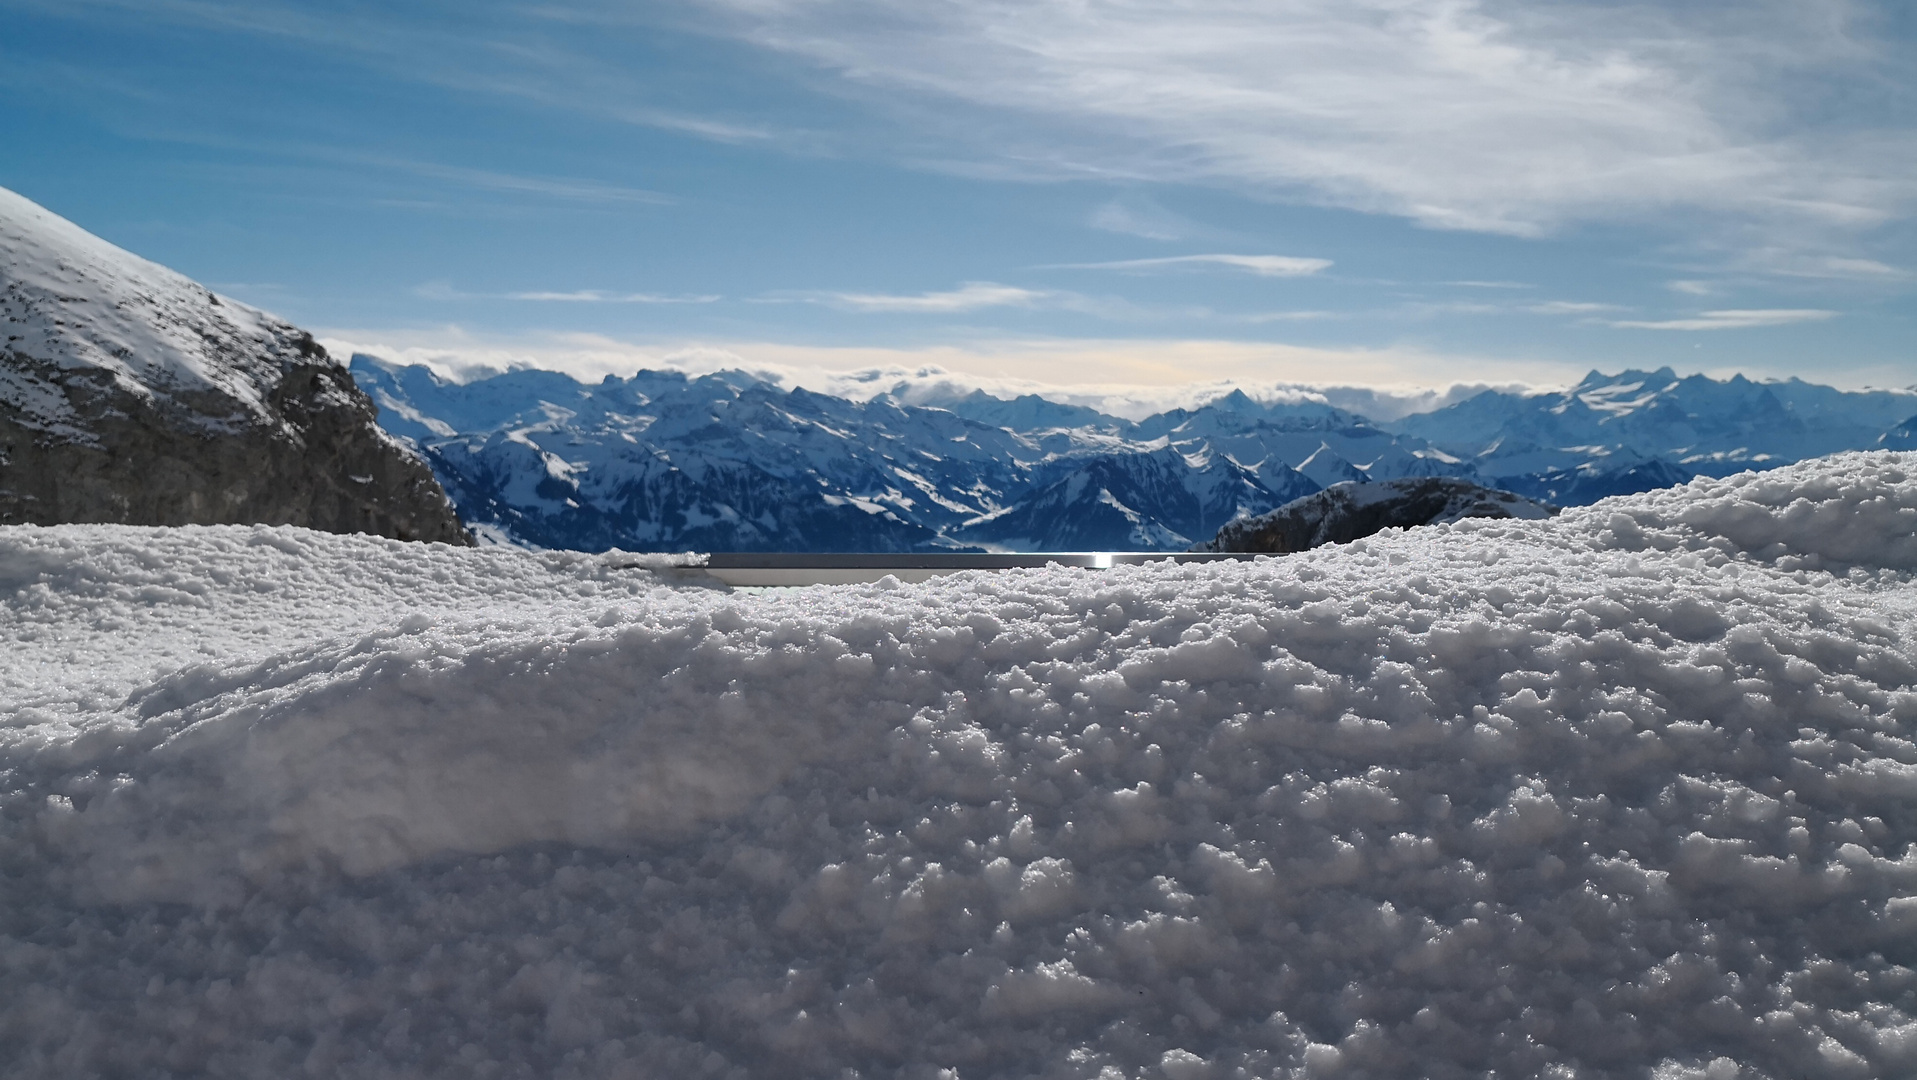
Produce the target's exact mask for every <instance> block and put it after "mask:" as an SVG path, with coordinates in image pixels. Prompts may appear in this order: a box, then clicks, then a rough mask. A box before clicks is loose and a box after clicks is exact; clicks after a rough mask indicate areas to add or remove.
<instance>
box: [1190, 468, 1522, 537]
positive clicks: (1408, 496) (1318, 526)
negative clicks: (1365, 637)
mask: <svg viewBox="0 0 1917 1080" xmlns="http://www.w3.org/2000/svg"><path fill="white" fill-rule="evenodd" d="M1557 512H1558V508H1557V507H1555V506H1552V505H1550V504H1548V503H1541V502H1537V501H1535V500H1532V499H1527V498H1525V497H1524V496H1522V495H1514V494H1512V493H1511V492H1509V491H1499V490H1497V489H1495V488H1487V487H1483V486H1481V485H1478V484H1473V483H1471V482H1470V481H1468V480H1458V479H1454V478H1451V477H1445V476H1417V477H1406V478H1403V479H1399V480H1380V481H1378V482H1376V483H1371V484H1361V483H1344V484H1334V485H1332V486H1331V487H1328V488H1326V489H1325V490H1323V491H1320V492H1318V493H1317V494H1314V495H1307V496H1305V497H1304V498H1302V499H1294V500H1292V501H1291V502H1288V503H1286V504H1285V505H1283V506H1281V507H1279V508H1278V509H1276V510H1273V511H1271V512H1270V513H1266V514H1260V515H1258V516H1257V517H1248V518H1239V519H1238V520H1237V521H1234V522H1231V523H1230V524H1228V525H1226V526H1225V527H1224V528H1222V529H1219V530H1218V535H1217V536H1215V537H1213V538H1212V539H1211V540H1210V541H1208V542H1206V543H1203V544H1197V545H1195V546H1193V547H1192V549H1191V550H1193V551H1216V552H1256V553H1264V554H1282V553H1285V552H1292V551H1305V550H1307V549H1309V548H1315V547H1317V546H1319V545H1320V544H1344V543H1349V542H1351V541H1353V540H1356V539H1359V538H1360V537H1365V536H1370V535H1371V534H1372V533H1375V532H1379V531H1381V530H1383V529H1392V528H1399V529H1408V528H1412V527H1413V526H1417V525H1438V524H1443V523H1445V522H1451V521H1459V520H1462V519H1464V518H1473V517H1478V518H1530V519H1537V518H1546V517H1551V516H1552V515H1554V514H1556V513H1557Z"/></svg>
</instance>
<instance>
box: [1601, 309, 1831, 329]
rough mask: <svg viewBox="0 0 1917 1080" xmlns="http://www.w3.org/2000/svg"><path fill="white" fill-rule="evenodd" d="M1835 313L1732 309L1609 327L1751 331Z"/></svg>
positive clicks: (1625, 321)
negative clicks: (1682, 317)
mask: <svg viewBox="0 0 1917 1080" xmlns="http://www.w3.org/2000/svg"><path fill="white" fill-rule="evenodd" d="M1837 314H1838V313H1837V312H1835V311H1826V310H1823V309H1821V308H1733V309H1727V310H1724V311H1706V312H1701V313H1699V314H1698V315H1695V316H1692V317H1690V318H1684V319H1658V320H1636V319H1623V320H1617V321H1614V322H1612V323H1611V325H1612V326H1616V327H1621V328H1623V329H1627V330H1750V329H1755V328H1758V327H1766V326H1790V325H1792V324H1795V323H1811V322H1823V321H1825V320H1827V319H1834V318H1836V317H1837Z"/></svg>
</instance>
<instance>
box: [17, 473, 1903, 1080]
mask: <svg viewBox="0 0 1917 1080" xmlns="http://www.w3.org/2000/svg"><path fill="white" fill-rule="evenodd" d="M1913 571H1917V455H1913V454H1897V453H1874V454H1849V455H1843V456H1839V457H1835V458H1830V459H1823V460H1819V461H1814V462H1808V463H1804V464H1801V465H1797V466H1792V467H1789V468H1785V469H1779V470H1775V471H1772V472H1768V473H1763V474H1757V475H1750V474H1746V475H1740V476H1735V477H1731V478H1729V479H1727V480H1719V481H1707V480H1700V481H1697V482H1694V483H1692V484H1690V485H1688V486H1686V487H1683V488H1678V489H1673V490H1670V491H1664V492H1657V493H1652V494H1648V495H1643V496H1633V497H1629V498H1626V499H1618V500H1610V501H1607V502H1604V503H1600V504H1598V505H1596V506H1593V507H1589V508H1583V509H1575V510H1568V511H1566V512H1565V513H1564V514H1563V515H1562V517H1560V518H1558V519H1556V520H1553V521H1545V522H1533V521H1492V520H1469V521H1463V522H1459V523H1457V524H1454V525H1448V526H1433V527H1429V528H1423V529H1417V530H1412V531H1409V532H1386V533H1382V534H1379V535H1378V536H1375V537H1372V538H1369V539H1367V540H1363V541H1358V542H1355V543H1352V544H1349V545H1344V546H1341V547H1327V548H1321V549H1317V550H1314V551H1311V552H1306V553H1302V554H1298V555H1292V556H1287V557H1283V558H1275V559H1266V560H1259V561H1256V562H1252V563H1237V564H1210V565H1203V566H1193V565H1186V566H1175V565H1153V566H1141V567H1122V568H1115V569H1112V570H1110V571H1105V572H1086V571H1079V570H1067V569H1062V568H1054V569H1051V570H1048V571H1021V572H1003V573H981V574H974V575H961V576H956V577H949V578H943V579H939V580H937V581H933V582H929V583H925V584H922V585H911V586H903V585H895V584H894V583H892V582H883V583H881V584H879V585H876V586H841V587H829V588H817V589H808V590H794V591H791V592H788V593H783V594H765V595H759V596H741V595H733V594H726V593H723V592H718V591H714V590H707V589H699V588H694V587H690V584H689V583H690V582H692V581H693V580H694V579H696V571H691V570H684V569H678V568H675V567H673V566H671V565H669V564H668V563H667V562H666V561H664V560H659V559H656V558H650V559H640V558H637V557H631V556H620V555H617V554H612V555H607V556H596V557H594V556H579V555H561V554H537V555H536V554H529V553H523V552H516V551H502V550H461V549H454V548H448V547H442V546H427V545H402V544H398V543H394V542H386V541H379V540H374V539H370V538H351V537H337V536H329V535H324V534H318V533H312V532H306V531H302V530H295V529H286V528H280V529H266V528H259V529H254V528H240V527H220V528H189V529H174V530H151V529H137V528H126V527H109V526H64V527H59V528H50V529H35V528H28V527H20V528H9V529H0V597H4V598H5V599H4V606H0V649H4V656H5V659H4V660H0V693H4V695H5V697H4V700H5V701H6V703H7V704H6V706H5V709H6V712H5V713H4V719H3V720H0V811H4V819H3V821H4V824H0V830H3V831H0V873H4V875H5V879H4V881H5V884H4V888H0V1056H4V1058H5V1059H6V1060H8V1061H10V1062H12V1063H13V1064H12V1066H11V1070H10V1071H11V1074H13V1075H20V1076H68V1075H81V1074H85V1073H89V1072H93V1073H100V1074H105V1075H125V1076H168V1075H181V1074H205V1075H236V1076H238V1075H245V1076H258V1075H299V1074H301V1073H302V1072H304V1073H306V1074H311V1075H327V1076H368V1077H371V1076H409V1077H411V1076H448V1077H451V1076H460V1077H466V1076H541V1077H544V1076H580V1077H585V1076H648V1077H649V1076H673V1077H701V1076H713V1077H746V1076H751V1077H782V1076H794V1077H798V1076H835V1077H836V1076H850V1075H861V1076H901V1077H925V1078H928V1080H930V1078H933V1077H957V1076H963V1077H965V1078H966V1080H978V1078H982V1077H1027V1076H1044V1077H1085V1078H1094V1077H1096V1078H1100V1080H1115V1078H1118V1077H1127V1078H1138V1077H1148V1078H1164V1080H1198V1078H1219V1080H1223V1078H1227V1077H1237V1076H1261V1077H1262V1076H1283V1077H1307V1076H1311V1077H1315V1076H1332V1075H1337V1076H1346V1077H1368V1076H1375V1077H1386V1076H1405V1077H1412V1076H1429V1077H1464V1076H1483V1075H1485V1074H1486V1073H1487V1072H1488V1071H1495V1072H1496V1073H1497V1074H1498V1075H1501V1076H1533V1075H1535V1076H1548V1077H1564V1078H1569V1077H1605V1076H1618V1077H1626V1076H1629V1077H1644V1076H1649V1075H1655V1076H1657V1077H1660V1078H1668V1080H1676V1078H1679V1077H1687V1076H1695V1077H1708V1078H1710V1080H1730V1078H1735V1077H1779V1078H1781V1077H1797V1076H1834V1077H1842V1076H1859V1077H1863V1076H1872V1075H1892V1074H1899V1073H1908V1072H1910V1071H1913V1070H1917V970H1913V965H1917V849H1913V848H1912V847H1911V842H1912V841H1913V840H1917V742H1913V741H1912V724H1913V721H1917V654H1913V651H1912V638H1911V633H1912V629H1913V622H1912V620H1913V617H1914V616H1917V589H1913V584H1912V581H1913V579H1912V573H1913Z"/></svg>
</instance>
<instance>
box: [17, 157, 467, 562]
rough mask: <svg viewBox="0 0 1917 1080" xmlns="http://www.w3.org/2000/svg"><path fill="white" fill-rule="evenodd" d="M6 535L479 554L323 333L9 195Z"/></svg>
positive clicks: (433, 483) (419, 462)
mask: <svg viewBox="0 0 1917 1080" xmlns="http://www.w3.org/2000/svg"><path fill="white" fill-rule="evenodd" d="M0 331H3V332H0V339H3V340H0V524H40V525H51V524H58V523H63V522H116V523H124V524H137V525H187V524H225V523H261V524H276V525H277V524H284V525H302V526H306V527H308V528H314V529H322V530H325V531H329V532H363V533H372V534H375V535H380V536H387V537H393V538H396V539H404V540H437V541H443V542H446V543H453V544H467V543H471V539H470V537H469V536H468V535H467V533H466V530H465V529H464V528H462V527H461V525H460V523H459V519H458V516H457V515H456V514H455V513H454V511H453V508H452V504H451V503H450V502H449V501H448V500H447V498H446V495H445V492H444V491H442V490H441V488H440V486H439V483H438V481H437V480H435V479H434V478H433V475H432V473H431V471H430V470H429V469H428V468H427V466H426V464H425V463H424V462H423V461H422V460H421V459H420V458H419V456H418V455H417V454H416V453H414V452H413V451H412V450H411V449H410V448H408V447H407V446H406V445H405V444H403V443H401V442H399V441H398V440H396V439H394V438H393V437H392V436H390V435H388V434H387V433H386V432H384V431H383V430H381V429H380V428H379V426H378V425H377V423H376V422H375V421H376V416H377V410H376V409H375V407H374V405H373V402H372V400H371V399H370V398H368V397H367V396H366V394H365V393H363V392H361V391H360V389H359V388H358V387H357V386H355V385H354V383H353V380H352V376H351V375H350V374H348V373H347V371H346V369H345V368H344V367H342V366H341V365H340V364H339V363H338V362H337V361H335V360H334V359H332V357H330V356H328V355H327V353H326V350H325V349H323V348H321V347H320V345H319V344H318V343H317V342H315V341H314V340H313V337H312V335H311V334H308V333H306V332H305V331H303V330H300V329H299V328H297V327H294V326H292V325H290V324H288V323H286V322H284V321H282V320H280V319H277V318H275V317H273V316H271V315H268V314H266V313H265V312H262V311H259V310H257V309H255V308H251V307H248V306H246V305H244V304H240V303H238V302H236V301H233V300H226V299H221V298H220V297H217V296H215V295H214V294H212V293H211V292H209V291H207V290H206V289H205V288H203V287H201V286H199V285H197V284H195V283H194V282H192V281H190V280H189V279H187V278H185V277H182V276H181V275H179V274H176V273H174V272H173V271H171V270H168V269H166V268H165V267H161V266H158V265H156V264H153V263H150V262H147V261H146V260H143V259H140V258H138V257H136V256H133V255H131V254H129V253H127V252H125V251H122V250H120V249H119V248H116V247H114V246H113V245H111V244H108V243H106V242H105V241H103V240H100V239H99V238H97V237H94V236H92V235H90V234H88V233H86V232H84V231H82V230H81V229H79V228H78V227H76V226H74V225H72V224H71V223H69V222H67V221H64V220H62V219H60V218H59V217H57V216H55V215H53V214H52V213H50V212H48V211H46V210H44V209H42V208H41V207H39V206H37V205H35V204H33V203H31V202H29V201H27V200H26V199H23V198H21V197H20V196H18V195H15V194H13V193H12V192H8V191H5V190H3V189H0Z"/></svg>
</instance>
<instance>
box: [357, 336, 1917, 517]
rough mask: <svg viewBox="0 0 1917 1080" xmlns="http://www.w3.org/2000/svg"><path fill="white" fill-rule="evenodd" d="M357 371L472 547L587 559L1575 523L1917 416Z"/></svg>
mask: <svg viewBox="0 0 1917 1080" xmlns="http://www.w3.org/2000/svg"><path fill="white" fill-rule="evenodd" d="M352 370H353V374H354V376H355V377H356V378H357V379H358V380H359V382H360V384H361V385H362V386H364V387H366V388H367V390H368V391H369V392H370V393H371V394H372V396H373V398H374V400H376V401H377V402H378V403H379V405H380V409H381V412H380V422H381V423H382V424H384V425H385V426H386V428H387V429H388V430H389V431H392V432H394V433H395V434H398V435H402V436H404V437H406V438H408V439H410V440H412V441H413V442H414V443H415V444H416V445H418V446H419V447H420V448H421V450H422V452H423V453H424V454H425V456H426V458H427V459H428V460H429V461H430V462H431V463H432V466H433V469H434V472H435V473H436V474H437V475H438V477H439V479H440V481H441V482H442V483H443V484H444V485H445V487H446V490H447V491H448V492H449V493H450V494H451V495H452V497H453V499H454V501H455V502H456V503H457V504H458V506H459V508H460V512H461V514H462V515H464V517H465V518H466V520H467V521H468V522H469V523H472V524H473V525H474V526H475V527H476V528H478V529H479V530H480V531H481V532H482V534H484V535H488V536H490V537H492V538H494V539H499V540H503V541H507V542H516V543H526V544H534V545H538V546H542V547H558V548H577V549H583V550H600V549H603V548H606V547H621V548H626V549H630V550H651V551H673V550H687V549H693V550H719V551H769V550H770V551H778V550H783V551H834V550H837V551H890V552H898V551H915V550H941V549H944V550H950V549H988V550H1012V551H1021V550H1022V551H1046V550H1053V551H1058V550H1088V549H1089V550H1099V549H1103V550H1159V551H1173V550H1183V549H1184V548H1187V547H1189V546H1191V545H1192V544H1193V543H1195V542H1205V541H1209V540H1211V539H1212V538H1213V537H1214V536H1215V535H1216V534H1217V532H1218V530H1219V528H1220V527H1222V526H1224V525H1225V524H1227V523H1229V522H1231V521H1234V520H1237V519H1240V518H1244V517H1248V516H1253V515H1258V514H1263V513H1266V512H1268V511H1271V510H1274V509H1276V508H1278V507H1281V506H1283V505H1285V504H1286V503H1288V502H1291V501H1292V500H1294V499H1297V498H1300V497H1302V496H1305V495H1310V494H1312V493H1314V492H1317V491H1319V490H1321V489H1323V488H1327V487H1330V486H1332V485H1334V484H1338V483H1341V482H1344V481H1359V482H1366V481H1383V480H1396V479H1404V478H1417V477H1455V478H1457V479H1460V480H1466V481H1470V482H1472V483H1476V484H1482V485H1484V486H1487V487H1492V488H1498V489H1503V490H1507V491H1512V492H1516V493H1519V494H1521V495H1524V496H1527V497H1529V498H1533V499H1537V500H1541V501H1544V502H1549V503H1553V504H1556V505H1570V506H1576V505H1583V504H1588V503H1591V502H1594V501H1596V500H1597V499H1600V498H1603V497H1605V496H1608V495H1619V494H1628V493H1632V492H1638V491H1648V490H1651V489H1654V488H1660V487H1667V486H1670V485H1672V484H1678V483H1682V482H1684V481H1686V480H1689V479H1691V478H1692V477H1694V476H1698V475H1712V476H1723V475H1728V474H1730V473H1734V472H1740V471H1743V470H1745V469H1748V468H1769V467H1773V466H1777V465H1783V464H1787V463H1790V462H1794V461H1798V460H1801V459H1803V458H1807V457H1813V456H1817V455H1821V454H1827V453H1831V452H1834V451H1837V450H1843V449H1869V448H1874V447H1877V446H1880V445H1894V446H1905V445H1908V444H1909V443H1910V442H1911V440H1912V438H1913V436H1912V435H1911V434H1910V432H1911V430H1913V426H1912V425H1902V426H1900V422H1902V421H1904V420H1906V419H1907V418H1909V417H1911V416H1912V414H1914V413H1917V395H1913V394H1912V393H1910V392H1908V391H1901V390H1897V391H1870V392H1861V393H1846V392H1840V391H1837V390H1834V389H1831V388H1829V387H1823V386H1816V385H1812V384H1809V383H1804V382H1800V381H1796V380H1791V381H1789V382H1771V383H1757V382H1752V381H1750V380H1747V379H1744V378H1741V377H1738V378H1733V379H1729V380H1713V379H1709V378H1704V377H1702V376H1693V377H1690V378H1682V379H1680V378H1678V377H1677V376H1676V375H1675V374H1674V373H1673V372H1672V371H1670V370H1669V369H1662V370H1659V371H1653V372H1642V371H1627V372H1624V373H1622V374H1620V375H1614V376H1605V375H1599V374H1596V373H1593V374H1592V375H1591V376H1590V377H1588V378H1587V379H1585V380H1584V381H1583V382H1581V383H1580V384H1579V385H1578V386H1575V387H1572V388H1571V389H1569V390H1566V391H1563V392H1553V393H1546V394H1517V393H1505V392H1486V393H1483V394H1480V395H1477V396H1476V397H1472V398H1470V399H1467V400H1465V401H1462V402H1459V403H1458V404H1456V405H1453V406H1450V407H1448V408H1445V409H1441V410H1438V411H1436V412H1430V413H1423V414H1417V415H1412V416H1407V417H1402V418H1397V419H1395V420H1392V421H1379V420H1372V419H1368V418H1366V417H1364V416H1361V415H1358V414H1356V413H1353V412H1351V411H1348V410H1345V409H1339V408H1335V407H1333V406H1332V405H1330V404H1328V403H1327V402H1326V401H1324V400H1323V399H1322V398H1314V397H1312V396H1309V395H1301V394H1290V395H1287V396H1283V397H1281V398H1279V399H1277V400H1266V401H1259V400H1254V399H1253V398H1251V397H1249V396H1247V395H1246V394H1244V393H1242V392H1237V391H1234V392H1233V393H1231V394H1228V395H1226V396H1224V397H1221V398H1219V399H1217V400H1215V401H1212V402H1210V403H1209V404H1206V405H1204V406H1202V407H1199V408H1196V409H1175V410H1171V411H1168V412H1164V413H1159V414H1157V415H1154V416H1150V417H1147V418H1145V419H1143V420H1133V419H1125V418H1121V417H1117V416H1111V415H1107V414H1104V413H1101V412H1099V411H1097V410H1095V409H1091V408H1086V407H1084V406H1082V405H1069V404H1062V403H1059V402H1053V401H1048V400H1046V399H1044V398H1041V397H1037V396H1026V397H1021V398H1018V399H1015V400H1010V401H1007V400H1003V399H1000V398H995V397H991V396H989V395H986V394H984V393H981V392H976V391H974V392H970V393H963V392H945V393H940V392H936V391H928V390H927V389H926V388H925V387H923V386H918V387H913V386H903V385H902V386H899V387H896V388H894V390H893V391H892V392H889V393H885V394H880V395H879V396H877V397H875V398H872V399H870V400H866V401H853V400H847V399H845V398H840V397H834V396H830V395H826V394H819V393H814V392H811V391H807V390H790V391H788V390H786V389H783V388H781V387H779V386H776V385H773V384H771V383H768V382H765V381H763V380H760V379H758V378H755V377H753V376H751V375H749V374H745V373H743V372H736V371H728V372H720V373H717V374H712V375H706V376H703V377H695V376H688V375H685V374H682V373H678V372H670V371H641V372H639V373H637V374H635V375H633V376H632V377H631V378H623V379H622V378H617V377H608V378H606V379H605V380H604V381H602V382H599V383H595V384H585V383H581V382H578V381H576V380H574V379H572V378H570V377H568V376H565V375H561V374H558V373H555V372H549V371H535V370H521V371H513V372H508V373H505V374H499V375H494V376H492V377H489V378H482V379H476V380H472V381H468V382H463V383H460V382H451V381H447V380H445V379H442V378H440V377H439V376H437V375H435V374H434V373H433V372H431V371H430V370H428V369H426V368H424V367H418V366H411V367H405V366H399V365H396V364H392V363H388V362H386V361H383V360H379V359H376V358H374V357H370V356H356V357H354V358H353V363H352Z"/></svg>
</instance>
